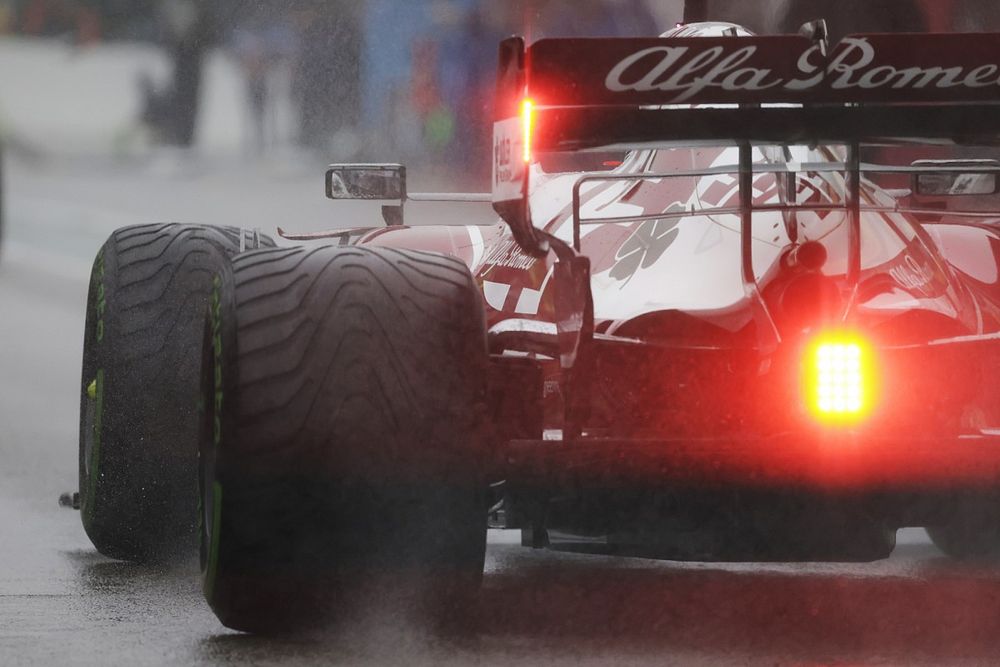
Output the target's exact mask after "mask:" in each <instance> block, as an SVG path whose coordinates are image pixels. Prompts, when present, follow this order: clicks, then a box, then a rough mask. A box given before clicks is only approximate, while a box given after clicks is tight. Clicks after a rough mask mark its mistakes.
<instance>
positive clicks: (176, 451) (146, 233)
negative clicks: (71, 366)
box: [80, 224, 274, 561]
mask: <svg viewBox="0 0 1000 667" xmlns="http://www.w3.org/2000/svg"><path fill="white" fill-rule="evenodd" d="M241 233H242V232H241V231H240V230H238V229H235V228H231V227H230V228H224V227H209V226H203V225H182V224H162V225H143V226H135V227H125V228H123V229H119V230H118V231H116V232H114V233H113V234H112V235H111V236H110V238H109V239H108V240H107V242H106V243H105V244H104V246H103V247H102V248H101V250H100V252H99V253H98V254H97V258H96V260H95V261H94V267H93V271H92V272H91V280H90V291H89V295H88V297H87V317H86V331H85V334H84V347H83V376H82V383H81V392H80V393H81V406H80V509H81V514H82V518H83V526H84V528H85V530H86V532H87V535H88V536H89V537H90V539H91V541H92V542H93V543H94V545H95V546H96V547H97V549H98V551H100V552H101V553H103V554H105V555H106V556H109V557H112V558H118V559H123V560H134V561H142V560H151V559H161V558H165V557H169V556H171V555H176V554H180V553H181V552H183V551H184V550H187V551H188V553H194V550H195V548H196V546H195V545H196V541H195V540H196V537H195V536H196V531H195V524H196V519H197V499H198V487H197V478H198V475H197V469H198V465H197V453H198V441H197V438H198V426H199V423H200V421H199V419H198V417H197V409H198V400H199V394H198V390H199V386H200V385H199V372H200V370H201V366H200V364H201V357H202V355H201V349H200V346H201V343H202V334H203V327H204V320H205V313H206V310H207V304H208V300H209V295H210V293H211V289H212V280H213V278H214V276H215V275H216V274H217V273H218V272H219V270H220V268H221V267H223V266H225V265H227V264H228V262H229V259H230V258H231V257H232V256H234V255H235V254H237V253H238V252H239V250H240V247H241V239H240V234H241ZM258 238H259V237H258ZM244 241H245V242H249V241H248V240H247V239H246V238H245V239H244ZM260 242H261V243H262V244H264V245H268V246H273V245H274V243H273V242H272V241H271V240H270V239H268V238H266V237H265V238H263V239H260Z"/></svg>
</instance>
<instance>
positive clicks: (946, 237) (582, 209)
mask: <svg viewBox="0 0 1000 667" xmlns="http://www.w3.org/2000/svg"><path fill="white" fill-rule="evenodd" d="M998 43H1000V41H998V39H997V37H996V36H991V35H979V36H967V35H966V36H961V35H933V36H927V35H924V36H916V35H903V36H887V35H862V36H854V37H849V38H847V39H846V40H845V41H844V42H842V43H841V44H839V45H833V46H831V45H829V44H827V43H826V42H825V39H824V36H823V34H822V32H821V31H816V32H814V33H813V34H812V35H811V37H807V36H780V37H754V36H745V35H743V36H739V35H735V34H734V35H733V36H724V37H707V38H706V37H697V38H690V37H672V38H671V37H668V38H665V39H650V40H633V39H628V40H626V39H617V40H603V39H602V40H542V41H540V42H536V43H535V44H532V45H531V46H530V47H529V46H526V45H525V43H524V42H523V40H520V39H517V38H514V39H511V40H508V41H506V42H504V43H503V44H502V45H501V50H500V60H501V64H500V72H499V83H498V98H499V103H498V110H497V123H496V131H495V142H494V143H495V146H494V159H495V164H494V189H493V193H492V197H491V198H492V201H493V203H494V207H495V208H496V210H497V211H498V213H499V214H500V216H501V218H502V220H501V221H499V222H498V223H497V224H495V225H492V226H485V227H483V226H460V227H406V226H403V225H400V224H390V225H389V226H386V227H380V228H366V229H354V230H337V231H334V232H329V233H323V234H319V235H314V236H316V237H320V238H328V237H331V236H334V237H339V238H340V239H341V241H342V242H343V243H346V244H364V245H383V246H393V247H405V248H411V249H424V250H429V251H434V252H443V253H447V254H451V255H454V256H456V257H459V258H461V259H462V260H463V261H464V262H465V263H466V264H467V265H468V266H469V268H470V270H471V271H472V272H473V275H474V276H475V277H476V279H477V281H478V282H479V284H480V285H481V287H482V291H483V299H484V301H485V303H486V305H487V317H488V328H489V333H490V348H491V352H492V353H493V355H494V364H493V368H494V373H493V375H492V376H491V385H492V392H493V397H494V405H493V406H492V407H493V410H494V415H493V416H494V424H495V431H496V434H497V446H498V456H497V472H496V475H495V479H496V482H497V485H496V488H497V491H498V500H499V501H500V502H498V504H497V505H496V506H495V507H494V520H495V522H496V524H497V525H499V526H504V527H516V528H522V529H523V530H524V531H525V541H526V543H529V544H532V545H535V546H540V545H545V544H550V543H552V542H553V541H554V540H555V538H554V535H556V534H557V533H562V534H563V535H564V537H563V538H562V539H563V540H564V545H569V546H568V547H567V548H578V549H585V550H590V551H593V550H599V551H600V550H604V551H608V550H610V551H615V552H619V553H621V552H626V551H630V550H631V551H636V550H638V551H640V552H643V551H649V549H645V550H644V549H642V548H639V547H637V545H639V544H640V543H641V544H644V545H646V546H648V545H649V544H651V543H655V544H658V545H659V547H660V548H658V549H653V550H652V551H653V552H654V553H655V554H659V555H667V556H670V557H698V558H706V557H736V558H744V557H756V556H757V555H759V554H760V550H759V549H751V550H749V551H747V550H742V551H741V550H740V549H736V550H735V552H733V551H730V552H726V550H725V549H721V548H717V547H718V543H717V542H710V543H705V542H698V541H697V540H696V541H695V542H694V543H696V544H697V545H698V546H696V547H694V548H693V549H684V548H680V549H678V548H677V545H676V541H675V542H673V543H671V544H672V545H673V546H665V544H666V542H664V540H663V538H662V535H663V533H664V532H670V531H671V530H673V532H675V533H676V532H678V530H679V532H680V533H681V534H685V535H688V536H690V533H691V532H692V530H694V531H697V530H700V529H702V528H705V527H706V526H708V527H710V528H713V529H719V528H720V527H721V529H722V530H730V531H731V530H732V529H733V527H734V526H736V525H738V524H741V523H747V522H749V523H755V524H759V523H760V521H759V516H760V514H759V512H760V510H761V509H762V508H763V510H764V511H765V512H771V513H772V514H775V515H776V516H777V515H781V516H784V514H782V513H781V512H776V510H777V509H778V508H780V507H783V506H787V505H788V503H789V499H790V498H794V499H796V501H795V503H792V504H796V503H797V505H796V506H797V507H803V508H808V509H806V510H803V512H804V514H805V515H807V516H812V517H819V516H820V515H821V514H823V515H824V516H826V517H828V516H829V515H830V513H829V512H826V513H825V514H824V512H825V511H826V510H828V509H829V508H830V507H832V506H836V507H837V508H845V507H850V511H849V512H847V514H850V516H852V517H858V516H861V517H863V518H864V521H865V522H867V524H871V525H877V526H879V527H882V528H886V529H894V528H896V527H899V526H904V525H928V524H933V523H936V522H944V521H948V520H950V519H951V517H952V516H953V515H954V514H955V513H956V512H958V509H956V508H958V507H959V506H960V505H961V504H962V502H964V501H965V499H967V498H969V497H977V498H990V499H991V498H993V497H994V496H995V495H996V490H997V489H998V488H1000V484H998V482H1000V430H997V429H998V428H1000V405H998V400H997V399H996V396H998V395H1000V392H998V389H1000V386H998V374H997V373H996V369H997V367H998V366H997V361H998V355H1000V275H998V267H1000V234H998V231H997V230H998V227H997V226H996V222H998V221H1000V214H997V213H995V212H993V211H991V210H990V207H989V206H988V205H987V206H983V205H981V203H982V202H984V201H985V202H989V201H990V197H991V196H992V194H993V193H994V192H995V186H994V187H993V190H989V191H986V190H983V191H982V192H980V191H978V190H975V191H976V192H980V194H978V195H972V196H965V197H958V196H955V195H960V194H962V189H961V186H960V185H959V182H960V181H961V180H962V178H965V179H966V181H968V180H969V179H972V180H973V181H975V180H976V179H981V180H983V181H989V182H995V179H996V178H997V174H998V173H1000V169H998V167H997V165H996V164H995V163H992V162H989V161H974V162H972V163H962V162H958V161H948V160H945V161H939V162H935V163H933V164H926V163H919V162H916V163H913V162H912V158H913V157H926V156H927V155H931V156H933V155H937V154H938V153H937V152H936V151H937V150H938V149H936V148H934V149H928V148H926V147H927V146H928V145H930V144H934V145H937V144H948V145H949V146H953V145H968V144H980V145H989V144H992V143H994V142H995V139H996V137H997V136H998V134H1000V116H998V115H997V113H996V112H997V111H998V110H1000V109H998V107H997V104H998V102H1000V85H998V81H996V79H1000V66H998V65H997V63H1000V47H997V46H996V44H998ZM580 53H588V54H590V57H588V58H580V57H579V54H580ZM949 150H951V149H949ZM583 163H586V164H584V166H583V167H581V166H580V165H581V164H583ZM911 163H912V164H911ZM337 173H338V170H337V168H336V167H335V168H332V169H331V174H334V175H336V174H337ZM901 177H903V178H905V179H906V182H905V183H904V184H905V185H910V180H911V179H912V183H913V184H914V186H913V187H910V188H909V190H906V189H903V188H900V187H899V179H900V178H901ZM925 178H926V179H934V178H937V179H939V180H940V179H945V180H946V181H947V182H948V183H949V184H950V187H951V188H952V191H951V192H945V193H943V196H941V195H942V193H941V192H937V195H938V196H935V195H927V194H926V193H921V192H920V187H918V186H917V185H916V184H918V183H921V182H923V181H922V180H921V179H925ZM329 179H330V175H328V185H329V182H330V181H329ZM328 194H331V192H330V188H329V187H328ZM406 196H407V195H406V194H405V187H404V189H403V192H402V193H401V198H406ZM430 198H434V197H430ZM411 199H420V197H419V196H417V195H414V196H412V197H411ZM466 199H467V200H476V199H482V198H477V197H467V198H466ZM954 201H963V202H969V201H972V202H979V203H980V205H971V206H962V205H959V206H958V207H957V208H958V210H956V207H955V206H953V205H952V202H954ZM944 202H947V203H944ZM386 217H387V220H388V221H389V222H402V220H401V207H400V208H395V207H388V210H387V211H386ZM290 238H297V239H305V238H307V237H306V236H294V235H290ZM830 341H832V345H833V348H829V346H827V347H828V348H829V349H840V348H842V347H844V341H848V343H847V344H846V345H847V346H848V347H851V346H853V347H852V348H851V349H857V351H858V352H857V353H858V354H864V356H865V358H866V359H867V360H869V361H866V362H865V365H864V366H863V367H860V366H859V367H858V368H857V369H855V370H857V371H858V372H859V374H860V375H863V376H864V377H863V378H862V380H861V381H862V382H863V384H864V387H863V391H864V394H865V396H864V404H865V405H864V409H863V410H860V409H859V410H857V411H854V412H856V413H857V414H846V413H851V412H852V411H851V410H847V411H839V412H844V413H845V414H840V415H839V416H838V414H836V413H838V410H827V411H825V412H832V413H835V414H832V415H830V414H823V413H824V410H822V409H817V405H818V404H817V403H816V402H815V401H813V405H812V406H810V399H809V396H810V392H811V391H813V389H814V387H813V386H812V385H813V384H815V383H816V377H814V376H813V375H810V370H809V369H810V368H811V366H810V364H813V365H815V364H819V365H820V366H822V364H823V363H825V362H822V361H818V362H817V361H815V358H816V357H815V355H816V354H819V353H818V352H817V349H819V348H822V347H823V346H824V345H827V344H828V343H830ZM837 346H840V347H837ZM814 362H815V363H814ZM869 362H870V363H869ZM814 370H815V369H814ZM859 391H861V390H859ZM859 401H860V399H859ZM827 407H830V406H829V405H828V406H827ZM841 407H843V406H841ZM859 407H860V402H859ZM845 415H846V416H845ZM839 417H845V418H843V419H841V418H839ZM803 499H808V500H803ZM816 507H823V508H825V510H824V511H823V512H817V511H813V510H814V508H816ZM835 514H836V516H837V517H841V519H835V520H834V522H836V521H840V522H841V523H843V520H842V517H843V516H845V514H844V513H843V512H840V513H835ZM737 515H739V517H741V518H734V517H736V516H737ZM678 516H681V517H685V519H684V520H683V521H681V524H683V525H684V526H686V527H685V528H682V529H676V525H677V524H676V521H677V517H678ZM668 517H672V519H670V518H668ZM748 517H749V518H748ZM816 520H817V521H819V520H820V519H818V518H817V519H816ZM671 521H673V522H674V523H671ZM867 524H866V525H867ZM692 525H694V526H695V528H693V529H692V528H691V526H692ZM852 525H854V524H852ZM671 526H673V528H671ZM758 527H759V526H758ZM565 535H571V536H573V537H565ZM614 535H617V536H618V537H617V538H616V537H614ZM623 535H625V536H624V537H623ZM637 535H638V537H637ZM650 535H654V537H650ZM847 537H848V538H850V531H848V534H847ZM685 539H687V542H686V543H687V544H688V545H689V546H690V544H692V541H691V540H690V539H688V538H685ZM667 542H669V540H668V541H667ZM682 542H683V540H682ZM629 545H630V546H629ZM890 548H891V546H890ZM769 553H770V552H769ZM778 553H779V554H781V553H783V552H781V551H780V550H778ZM826 555H827V556H832V555H834V554H826ZM879 555H885V554H884V553H883V552H882V551H880V550H879V549H878V548H875V549H874V550H873V551H871V552H865V553H863V554H862V555H861V556H860V557H862V558H867V557H877V556H879ZM848 557H850V556H848Z"/></svg>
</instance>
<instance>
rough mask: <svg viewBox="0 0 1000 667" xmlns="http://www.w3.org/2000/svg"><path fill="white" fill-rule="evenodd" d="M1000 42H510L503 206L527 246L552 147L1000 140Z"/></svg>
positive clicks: (504, 51)
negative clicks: (534, 189)
mask: <svg viewBox="0 0 1000 667" xmlns="http://www.w3.org/2000/svg"><path fill="white" fill-rule="evenodd" d="M998 138H1000V34H985V33H975V34H872V35H854V36H850V37H847V38H845V39H844V40H843V41H842V42H840V43H839V44H837V45H835V46H833V47H832V48H828V46H827V44H826V42H825V41H818V40H811V39H808V38H806V37H802V36H797V35H782V36H772V37H737V36H732V37H696V38H672V39H544V40H540V41H538V42H535V43H534V44H532V45H530V46H526V45H525V42H524V40H523V39H522V38H520V37H513V38H510V39H508V40H505V41H504V42H502V43H501V46H500V65H499V72H498V82H497V107H496V117H495V124H494V160H493V196H492V198H493V205H494V208H496V210H497V212H498V213H499V214H500V215H501V216H502V217H503V218H504V219H505V220H506V221H507V222H508V223H509V224H510V225H511V227H512V229H513V231H514V234H515V236H516V238H517V239H518V241H519V243H520V244H521V245H522V247H524V248H525V250H527V251H529V252H534V253H536V254H541V253H542V252H544V251H545V247H544V246H545V244H544V242H542V241H541V238H540V235H539V232H538V230H536V229H535V228H534V226H533V225H532V223H531V219H530V207H529V205H528V199H527V194H528V192H530V183H529V178H530V173H531V169H530V165H531V164H532V163H533V162H534V161H535V156H536V155H537V154H538V153H541V152H548V151H578V150H588V149H598V148H636V147H643V146H661V145H669V144H680V145H694V144H699V143H725V144H738V145H745V146H750V145H752V144H759V143H772V144H815V143H842V144H847V145H848V146H854V147H855V148H856V146H857V145H858V144H859V143H879V142H900V141H903V142H907V141H910V142H912V141H918V142H923V143H933V142H955V143H978V144H989V143H1000V142H998Z"/></svg>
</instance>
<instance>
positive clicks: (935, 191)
mask: <svg viewBox="0 0 1000 667" xmlns="http://www.w3.org/2000/svg"><path fill="white" fill-rule="evenodd" d="M912 166H914V167H921V168H923V169H924V171H921V172H919V173H915V174H913V184H912V190H913V194H914V195H916V196H917V197H927V198H933V199H938V198H943V197H963V196H984V195H995V194H997V192H998V191H1000V162H998V161H997V160H917V161H915V162H913V165H912ZM935 167H937V168H942V170H941V171H934V170H933V169H934V168H935Z"/></svg>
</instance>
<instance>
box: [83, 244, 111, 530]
mask: <svg viewBox="0 0 1000 667" xmlns="http://www.w3.org/2000/svg"><path fill="white" fill-rule="evenodd" d="M106 250H107V244H105V245H104V246H102V247H101V249H100V250H99V251H98V253H97V257H96V258H95V259H94V269H93V274H94V276H93V284H92V285H91V288H92V289H93V290H94V316H95V317H94V330H93V338H92V339H91V346H92V348H93V352H92V354H93V355H94V356H95V357H97V364H99V365H103V362H102V360H101V359H100V356H101V355H100V352H101V344H102V343H103V342H104V314H105V312H106V311H107V286H106V285H105V280H104V279H105V274H106V258H105V252H106ZM88 333H90V332H88ZM88 338H89V336H88ZM93 381H94V383H95V384H96V389H95V394H94V398H93V399H91V398H90V397H89V396H87V395H86V394H87V386H88V385H87V383H88V382H89V379H88V378H87V377H84V379H83V382H84V388H83V391H84V395H85V398H84V400H85V401H87V400H92V401H93V402H94V407H93V415H94V423H93V426H92V433H91V437H92V438H93V442H92V445H91V451H90V457H89V459H88V460H87V468H86V472H87V480H86V481H87V487H86V489H81V491H86V496H85V503H84V507H83V510H84V512H83V517H82V519H83V522H84V525H85V526H89V525H92V524H93V521H94V512H95V505H96V501H97V479H98V477H99V476H100V461H101V458H100V454H101V435H102V433H101V429H102V427H103V422H104V419H103V416H104V369H103V368H100V367H99V368H98V369H97V372H96V375H95V377H94V380H93ZM81 444H82V443H81Z"/></svg>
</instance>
